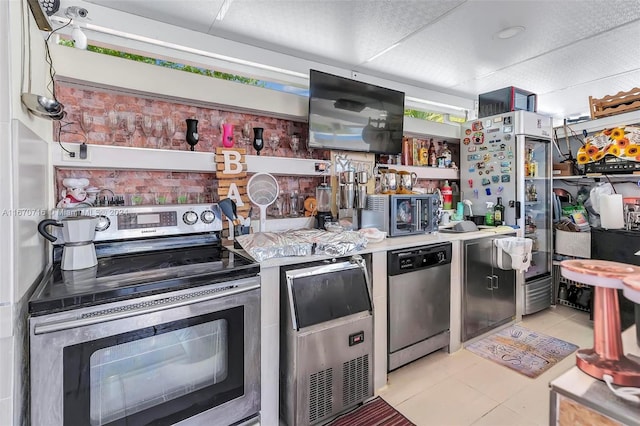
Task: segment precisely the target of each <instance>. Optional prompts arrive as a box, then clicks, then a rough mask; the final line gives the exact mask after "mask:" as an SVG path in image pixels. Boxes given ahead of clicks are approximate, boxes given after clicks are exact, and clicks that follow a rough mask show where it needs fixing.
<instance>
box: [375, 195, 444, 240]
mask: <svg viewBox="0 0 640 426" xmlns="http://www.w3.org/2000/svg"><path fill="white" fill-rule="evenodd" d="M439 207H440V198H439V197H438V196H437V195H436V194H406V195H405V194H392V195H381V194H375V195H368V196H367V210H373V211H378V212H382V214H381V215H379V217H380V218H381V220H382V223H380V224H378V225H379V226H378V228H380V230H382V231H385V232H387V235H388V236H390V237H399V236H404V235H414V234H428V233H431V232H436V231H437V230H438V208H439Z"/></svg>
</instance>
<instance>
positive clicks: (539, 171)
mask: <svg viewBox="0 0 640 426" xmlns="http://www.w3.org/2000/svg"><path fill="white" fill-rule="evenodd" d="M551 131H552V126H551V118H550V117H545V116H543V115H540V114H536V113H533V112H528V111H512V112H508V113H504V114H499V115H494V116H491V117H484V118H481V119H478V120H473V121H469V122H467V123H465V124H464V125H463V127H462V135H461V143H460V189H461V191H462V194H461V199H468V200H470V201H471V202H472V210H473V215H475V216H479V215H482V216H484V215H486V212H487V202H488V201H490V202H492V203H494V205H495V204H496V202H497V198H498V197H501V198H502V204H503V205H504V207H505V209H504V216H505V217H504V222H505V224H506V225H510V226H514V227H515V228H516V229H518V235H519V236H524V237H526V238H530V239H532V240H533V249H532V260H531V267H530V268H529V270H527V271H526V272H525V274H524V278H525V283H524V291H523V292H522V294H523V314H531V313H534V312H538V311H540V310H542V309H545V308H547V307H549V306H550V304H551V300H552V291H553V290H552V279H551V269H552V268H551V255H552V228H551V226H552V225H551V224H552V217H551V214H552V212H551V187H552V182H551V176H552V175H551V173H552V171H551V170H552V167H551V166H552V163H551ZM466 212H467V214H468V209H467V210H466Z"/></svg>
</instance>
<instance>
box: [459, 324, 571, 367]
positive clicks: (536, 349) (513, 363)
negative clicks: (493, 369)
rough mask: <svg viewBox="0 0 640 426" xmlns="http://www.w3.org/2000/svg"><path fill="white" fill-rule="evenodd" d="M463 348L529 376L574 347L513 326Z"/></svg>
mask: <svg viewBox="0 0 640 426" xmlns="http://www.w3.org/2000/svg"><path fill="white" fill-rule="evenodd" d="M465 348H466V349H467V350H469V351H471V352H473V353H474V354H476V355H479V356H481V357H483V358H486V359H489V360H491V361H493V362H497V363H498V364H501V365H504V366H505V367H508V368H510V369H512V370H515V371H517V372H518V373H521V374H524V375H525V376H527V377H531V378H532V379H533V378H536V377H538V376H539V375H540V374H542V373H544V372H545V371H547V370H548V369H549V368H551V367H553V366H554V365H555V364H557V363H558V362H559V361H561V360H562V359H563V358H565V357H566V356H568V355H569V354H571V353H572V352H574V351H575V350H576V349H578V346H576V345H574V344H573V343H569V342H565V341H564V340H560V339H556V338H555V337H551V336H548V335H546V334H543V333H538V332H537V331H533V330H529V329H528V328H524V327H520V326H517V325H514V326H512V327H509V328H505V329H503V330H501V331H499V332H497V333H494V334H492V335H490V336H488V337H485V338H484V339H481V340H478V341H477V342H474V343H471V344H470V345H467V346H465Z"/></svg>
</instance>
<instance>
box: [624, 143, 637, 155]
mask: <svg viewBox="0 0 640 426" xmlns="http://www.w3.org/2000/svg"><path fill="white" fill-rule="evenodd" d="M624 154H625V155H626V156H628V157H635V156H636V155H638V145H636V144H629V145H628V146H627V147H626V149H625V150H624Z"/></svg>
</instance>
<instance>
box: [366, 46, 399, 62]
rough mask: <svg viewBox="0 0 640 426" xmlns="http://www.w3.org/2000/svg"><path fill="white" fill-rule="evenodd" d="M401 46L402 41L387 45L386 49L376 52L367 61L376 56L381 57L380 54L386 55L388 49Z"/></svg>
mask: <svg viewBox="0 0 640 426" xmlns="http://www.w3.org/2000/svg"><path fill="white" fill-rule="evenodd" d="M398 46H400V43H395V44H392V45H391V46H389V47H387V48H386V49H384V50H383V51H382V52H379V53H376V54H375V55H373V56H372V57H370V58H369V59H367V60H366V61H364V62H365V63H366V62H371V61H373V60H374V59H376V58H379V57H380V56H382V55H384V54H385V53H387V52H388V51H390V50H391V49H395V48H396V47H398Z"/></svg>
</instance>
